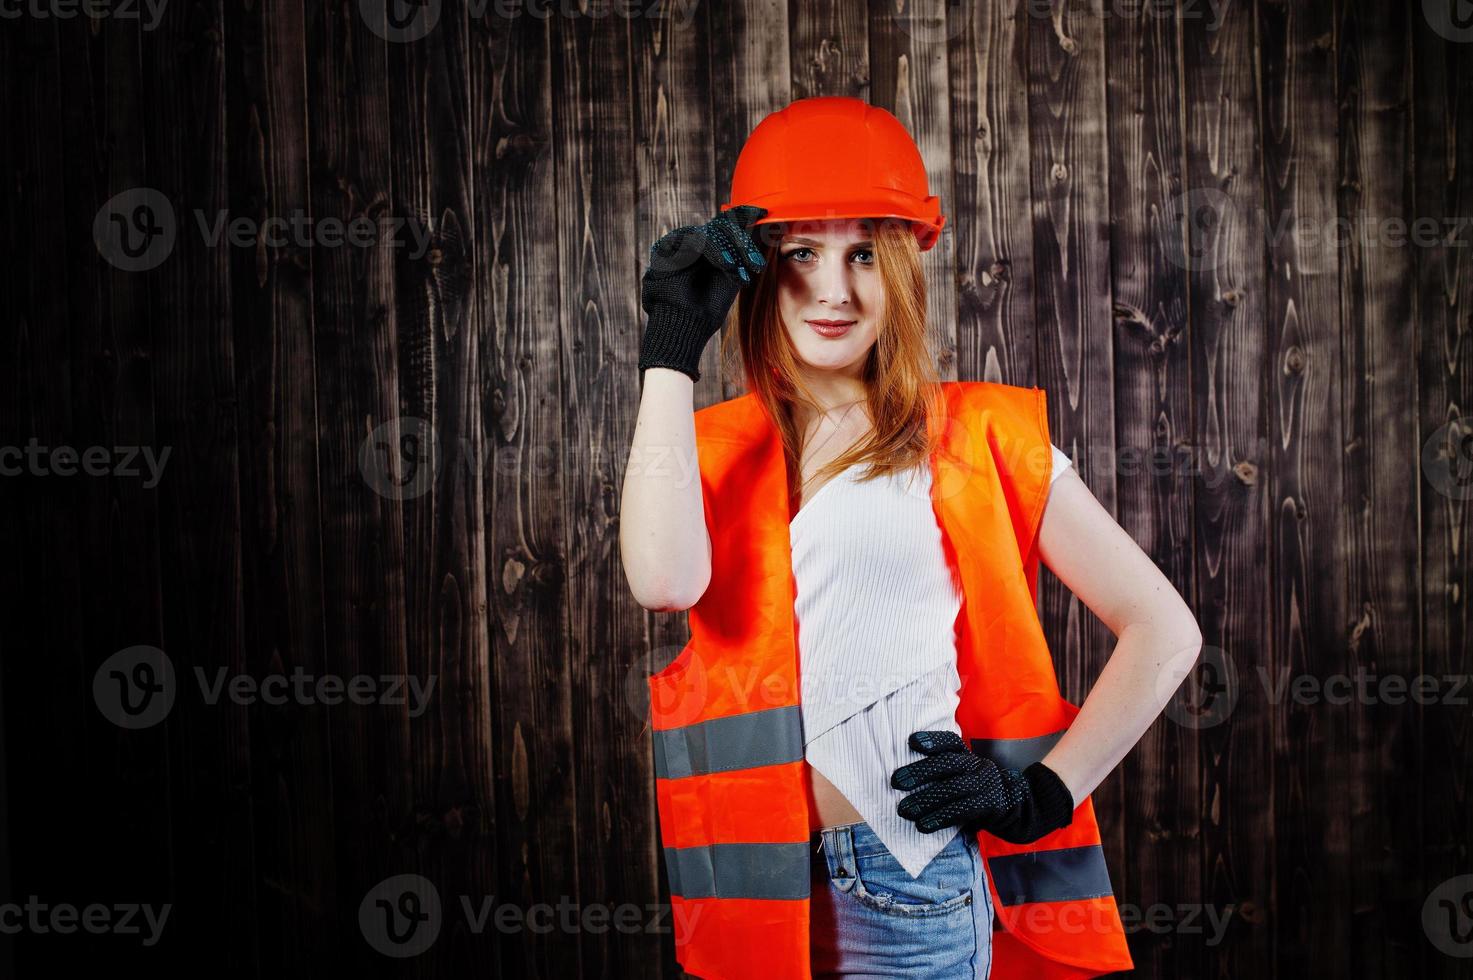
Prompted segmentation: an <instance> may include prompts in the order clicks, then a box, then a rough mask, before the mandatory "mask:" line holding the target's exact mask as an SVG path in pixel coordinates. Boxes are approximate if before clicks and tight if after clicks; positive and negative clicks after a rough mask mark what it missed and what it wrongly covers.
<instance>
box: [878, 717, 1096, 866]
mask: <svg viewBox="0 0 1473 980" xmlns="http://www.w3.org/2000/svg"><path fill="white" fill-rule="evenodd" d="M910 747H911V748H913V749H915V750H916V751H917V752H921V753H924V754H925V756H926V757H925V758H924V759H920V760H919V761H916V762H911V763H908V764H906V765H903V766H901V767H900V768H898V769H896V770H895V772H894V773H892V774H891V775H890V785H891V786H893V787H895V788H896V789H914V790H915V792H914V793H911V794H910V795H909V796H906V797H905V798H904V799H903V800H901V801H900V803H899V805H897V806H896V810H897V811H898V812H899V813H900V815H901V816H902V817H904V818H905V819H907V820H912V821H914V822H915V825H916V829H917V830H919V831H920V832H921V833H923V834H930V833H934V832H935V831H938V830H940V829H941V828H942V827H951V826H960V827H961V828H962V829H963V830H966V831H968V832H970V833H976V832H977V831H978V830H985V831H987V832H988V833H989V834H992V835H994V836H997V837H1001V838H1002V839H1003V840H1005V841H1008V842H1009V843H1013V844H1027V843H1029V842H1031V841H1036V840H1038V838H1040V837H1042V836H1043V835H1045V834H1047V833H1051V832H1052V831H1055V830H1058V829H1059V828H1060V827H1067V826H1068V825H1069V824H1070V823H1072V822H1073V821H1074V797H1073V796H1072V795H1071V794H1070V793H1069V787H1067V786H1065V785H1064V781H1063V780H1061V779H1060V778H1059V777H1058V775H1057V774H1056V773H1055V772H1054V771H1053V770H1052V769H1050V768H1049V767H1048V766H1045V765H1044V764H1043V763H1042V762H1035V763H1033V764H1032V765H1030V766H1028V768H1026V769H1024V770H1022V771H1019V770H1017V769H1004V768H1002V767H1000V766H998V764H997V763H995V762H993V761H992V760H991V759H989V758H987V757H986V756H980V755H977V754H976V753H975V752H973V751H972V750H971V748H970V747H969V746H968V745H967V743H966V742H964V741H963V740H962V738H961V736H960V735H958V734H956V733H955V732H945V731H942V732H913V733H911V736H910Z"/></svg>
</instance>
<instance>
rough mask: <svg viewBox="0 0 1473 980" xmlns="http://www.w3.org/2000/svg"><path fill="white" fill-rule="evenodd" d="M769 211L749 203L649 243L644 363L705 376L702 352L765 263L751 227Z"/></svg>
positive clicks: (641, 353)
mask: <svg viewBox="0 0 1473 980" xmlns="http://www.w3.org/2000/svg"><path fill="white" fill-rule="evenodd" d="M766 213H767V211H766V209H765V208H759V207H754V206H752V205H749V204H744V205H742V206H740V207H735V208H732V209H731V210H729V211H723V212H721V214H719V215H717V216H716V217H714V218H712V219H711V220H710V221H708V222H706V223H705V224H704V225H682V226H681V227H679V228H676V229H675V230H674V231H671V232H669V233H668V234H666V235H665V236H664V237H662V238H661V239H660V240H659V241H657V242H655V244H654V245H652V246H650V264H649V268H648V269H647V270H646V271H645V274H644V278H643V279H642V280H641V285H640V305H641V306H642V307H644V311H645V312H646V313H648V314H649V322H648V323H647V324H646V325H645V329H644V339H643V340H642V341H641V343H640V348H639V370H640V375H641V377H642V376H643V374H644V370H645V368H651V367H668V368H674V369H675V370H677V371H684V372H685V373H686V374H688V375H690V377H691V380H692V381H699V380H700V379H701V372H700V370H699V365H700V362H701V352H702V351H703V350H705V349H706V343H707V341H709V340H710V339H711V337H712V335H713V334H715V333H716V332H717V331H718V330H720V329H721V324H722V323H723V322H725V320H726V314H727V311H728V310H730V309H731V304H732V303H733V302H735V301H736V297H737V293H739V292H740V291H741V289H742V287H743V286H745V285H748V284H749V283H752V282H755V281H756V279H757V274H758V273H759V272H761V271H762V267H763V266H764V265H766V264H767V263H766V260H765V259H763V257H762V253H761V252H760V251H759V250H758V248H757V244H756V242H754V241H753V240H752V236H751V235H750V234H749V233H748V231H747V228H748V227H749V226H750V225H751V224H752V222H754V221H757V220H758V219H759V218H761V217H762V216H763V215H765V214H766Z"/></svg>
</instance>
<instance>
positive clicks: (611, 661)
mask: <svg viewBox="0 0 1473 980" xmlns="http://www.w3.org/2000/svg"><path fill="white" fill-rule="evenodd" d="M635 16H642V14H639V13H635ZM553 31H554V35H553V36H554V42H555V43H554V48H553V51H554V54H553V85H554V88H553V103H552V107H553V127H554V130H553V131H554V134H555V143H554V153H555V160H556V164H557V170H556V173H557V183H556V187H557V195H556V199H557V202H558V212H557V217H556V223H555V229H556V236H557V245H558V255H559V270H560V274H561V280H560V299H561V310H560V316H559V318H558V321H557V322H558V330H559V339H560V341H561V345H562V347H561V352H560V353H561V361H560V364H561V367H562V379H563V384H564V387H563V390H562V391H561V393H560V394H561V401H560V406H561V409H562V434H561V439H562V441H561V443H559V445H560V446H561V445H566V446H567V447H569V448H568V451H567V452H566V454H565V455H560V456H559V457H558V458H559V460H560V461H561V463H562V471H563V473H564V474H565V476H566V480H565V483H564V491H565V493H564V496H563V499H562V504H563V530H564V548H565V549H566V555H567V558H566V561H567V564H566V569H567V571H566V584H567V589H566V593H565V596H564V602H563V608H564V609H566V611H567V617H568V618H567V624H566V634H565V636H566V650H567V656H568V658H569V661H570V671H571V678H572V686H571V689H572V692H573V704H572V709H573V714H572V724H571V727H570V728H566V729H563V730H561V731H559V732H557V733H556V735H555V737H556V738H558V739H559V740H563V739H565V740H568V741H571V742H572V754H573V769H572V772H574V773H576V782H575V785H576V799H577V807H578V809H577V827H578V835H577V844H578V848H577V861H578V864H577V868H578V882H579V888H580V893H581V895H582V898H583V901H584V902H585V903H587V904H592V903H605V904H618V903H621V902H624V901H630V900H632V898H631V896H638V895H641V894H642V893H643V891H644V889H647V888H648V887H649V878H650V870H649V867H648V864H647V863H646V862H643V861H637V862H633V863H632V864H631V862H628V861H626V860H624V846H625V844H626V842H627V841H631V840H636V839H637V840H647V839H649V837H650V836H652V835H653V834H655V833H656V828H655V827H654V826H653V825H652V824H650V823H649V822H648V814H649V797H648V794H649V793H650V792H651V790H650V787H649V785H648V783H649V782H650V767H651V765H652V762H651V759H650V745H649V734H648V732H646V731H645V720H644V719H643V718H641V717H639V716H638V715H637V714H636V712H634V711H631V710H630V708H629V706H628V703H627V702H626V700H625V698H624V697H623V692H624V690H625V686H624V684H625V679H626V676H627V672H628V668H629V665H628V664H627V663H622V661H623V659H624V658H622V657H620V656H617V655H610V651H617V650H620V649H622V648H623V647H622V643H621V640H620V638H622V637H626V636H638V635H641V634H642V633H643V623H644V619H645V616H644V610H642V609H640V608H639V606H638V604H637V603H636V602H635V601H634V598H633V596H632V595H630V594H629V592H628V590H627V589H623V588H621V589H619V590H618V591H617V592H615V593H613V594H610V590H609V589H608V585H609V583H614V582H620V583H622V582H623V581H624V579H623V572H622V568H621V566H620V560H619V549H618V526H617V507H616V506H615V503H614V502H615V501H616V499H617V493H616V492H615V488H616V487H617V486H618V480H619V474H618V472H617V470H616V460H618V459H621V458H623V457H624V456H625V455H627V453H628V446H629V437H630V433H631V432H632V425H633V417H634V402H635V400H636V399H637V397H638V394H639V384H638V371H637V370H636V369H635V368H634V364H635V362H636V360H637V351H638V342H637V338H636V337H635V336H634V334H635V329H636V326H637V325H638V324H639V323H640V322H641V319H640V309H639V277H640V274H641V271H642V270H641V269H640V267H639V262H640V260H641V259H643V258H644V256H645V255H647V254H648V245H646V246H644V248H643V250H641V247H640V246H639V244H638V243H637V241H636V235H637V233H638V229H637V221H636V213H637V201H638V199H639V194H640V188H639V187H638V186H637V185H636V172H637V170H636V168H637V166H638V163H637V157H638V154H637V147H636V144H635V139H636V135H635V124H634V118H635V109H634V95H633V90H632V85H633V78H634V67H633V65H632V57H633V56H632V52H631V26H630V23H629V20H628V18H627V17H625V16H602V17H589V16H574V17H560V18H554V20H553ZM616 352H617V353H616ZM619 353H622V354H623V358H622V359H621V358H620V357H619V356H618V354H619ZM575 733H576V738H575V737H574V736H575ZM526 735H527V737H537V738H539V739H546V738H548V737H553V736H551V735H550V734H549V733H544V732H541V731H538V732H531V731H529V732H527V733H526ZM643 915H645V916H648V913H647V912H645V913H643ZM641 921H642V922H652V918H642V919H641ZM655 926H656V927H658V924H657V923H656V924H655ZM579 942H580V944H581V947H582V953H581V955H582V969H583V971H584V973H585V975H591V976H617V975H624V974H626V973H628V971H630V970H634V969H637V967H636V964H637V962H638V954H639V952H642V951H643V950H645V949H648V947H640V948H638V949H632V948H631V947H633V946H635V944H632V943H630V942H629V938H628V935H627V934H624V933H620V932H617V931H613V932H601V933H595V932H593V931H588V932H586V933H584V934H582V935H580V937H579Z"/></svg>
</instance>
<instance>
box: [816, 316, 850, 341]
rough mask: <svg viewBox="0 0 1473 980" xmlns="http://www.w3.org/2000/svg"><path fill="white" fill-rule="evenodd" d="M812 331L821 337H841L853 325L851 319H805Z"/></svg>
mask: <svg viewBox="0 0 1473 980" xmlns="http://www.w3.org/2000/svg"><path fill="white" fill-rule="evenodd" d="M804 322H805V323H807V324H808V325H809V326H810V327H812V328H813V332H814V333H816V334H818V335H819V336H821V337H842V336H844V334H846V333H848V332H849V328H850V327H852V326H854V322H855V321H853V320H827V319H825V320H805V321H804Z"/></svg>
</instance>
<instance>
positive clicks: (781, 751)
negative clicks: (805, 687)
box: [654, 704, 803, 779]
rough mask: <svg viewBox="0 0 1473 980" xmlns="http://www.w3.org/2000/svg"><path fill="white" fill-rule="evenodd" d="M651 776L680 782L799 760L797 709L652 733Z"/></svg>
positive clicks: (731, 717)
mask: <svg viewBox="0 0 1473 980" xmlns="http://www.w3.org/2000/svg"><path fill="white" fill-rule="evenodd" d="M654 751H655V776H656V777H657V778H659V779H681V778H683V777H685V776H706V775H710V774H711V773H713V772H728V771H730V770H732V769H751V768H753V767H754V766H772V765H777V764H778V763H782V762H797V761H798V760H799V759H801V758H803V720H802V716H801V714H800V709H799V707H798V706H797V705H796V704H794V705H788V706H787V707H782V708H766V709H764V710H761V711H749V712H746V713H745V714H740V715H728V716H727V717H725V718H711V719H709V720H707V721H698V722H695V723H694V724H690V725H682V726H681V727H679V728H668V729H666V730H664V731H659V732H655V733H654Z"/></svg>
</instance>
